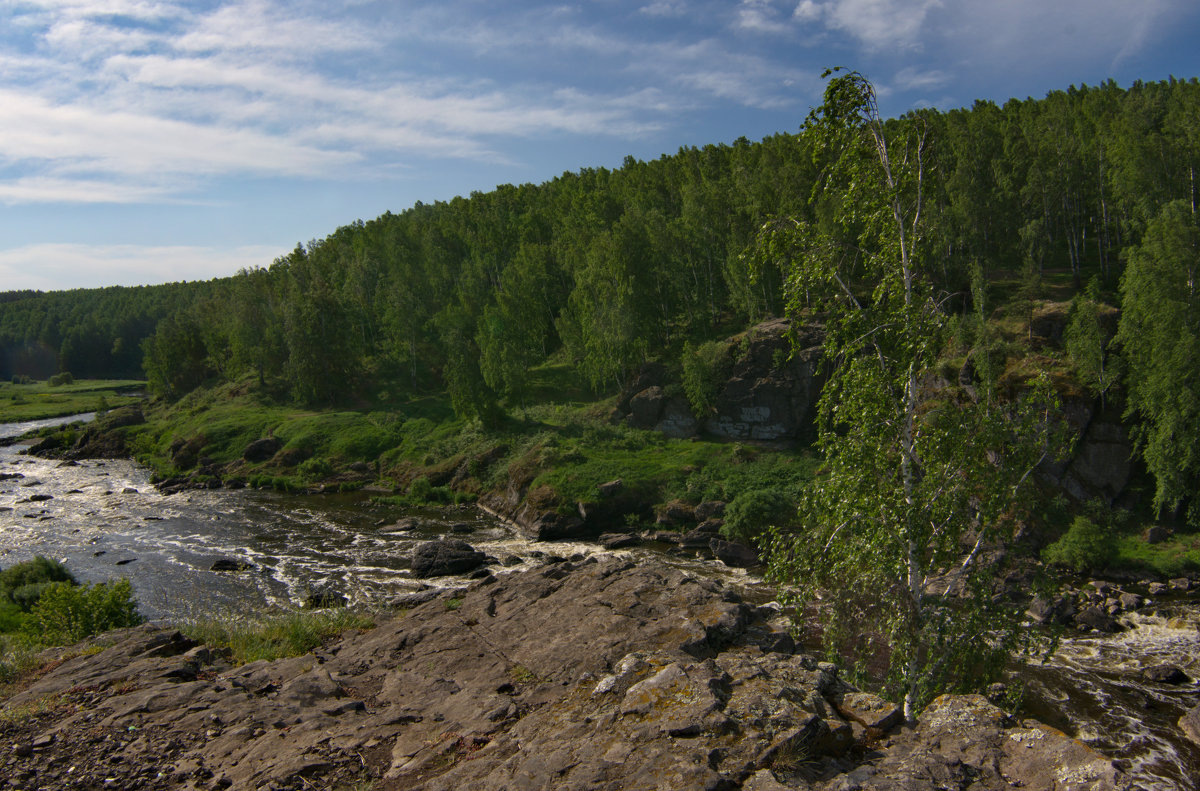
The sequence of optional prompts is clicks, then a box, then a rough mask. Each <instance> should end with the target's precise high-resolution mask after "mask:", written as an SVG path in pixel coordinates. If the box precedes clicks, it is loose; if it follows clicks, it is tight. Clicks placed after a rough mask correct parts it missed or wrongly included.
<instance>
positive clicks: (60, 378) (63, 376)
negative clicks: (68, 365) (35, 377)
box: [47, 371, 75, 387]
mask: <svg viewBox="0 0 1200 791" xmlns="http://www.w3.org/2000/svg"><path fill="white" fill-rule="evenodd" d="M47 384H48V385H50V386H51V387H62V386H63V385H70V384H75V377H74V376H71V372H70V371H63V372H62V373H57V374H55V375H54V376H51V377H50V379H49V381H47Z"/></svg>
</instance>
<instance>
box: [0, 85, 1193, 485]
mask: <svg viewBox="0 0 1200 791" xmlns="http://www.w3.org/2000/svg"><path fill="white" fill-rule="evenodd" d="M1198 117H1200V82H1198V81H1197V80H1196V79H1194V78H1193V79H1191V80H1186V81H1180V80H1175V79H1172V80H1169V81H1166V82H1150V83H1142V82H1137V83H1134V84H1133V85H1132V86H1131V87H1130V88H1128V89H1122V88H1120V87H1119V86H1117V85H1116V84H1115V83H1113V82H1111V81H1110V82H1106V83H1103V84H1101V85H1100V86H1097V87H1086V86H1085V87H1081V88H1075V87H1072V88H1071V89H1069V90H1066V91H1056V92H1053V93H1050V94H1049V95H1047V96H1046V98H1044V99H1040V100H1034V99H1026V100H1015V99H1014V100H1010V101H1008V102H1006V103H1005V104H1004V105H1002V106H999V105H996V104H994V103H991V102H983V101H980V102H976V103H975V105H974V106H972V107H970V108H965V109H958V110H951V111H948V112H939V111H936V110H932V109H926V110H918V111H913V112H911V113H908V114H906V115H905V116H903V117H901V118H898V119H892V120H889V121H887V122H886V124H885V126H886V127H887V128H888V129H890V130H891V132H893V133H899V132H902V131H905V130H912V129H914V128H916V127H920V129H921V130H922V133H921V134H919V135H901V134H897V135H896V136H897V139H899V138H901V137H903V138H904V139H908V140H919V141H921V143H920V144H921V145H922V146H923V147H924V150H922V151H921V152H920V153H921V162H922V163H923V165H922V167H923V169H924V172H923V174H922V178H921V180H920V183H921V185H922V186H921V189H922V190H924V191H925V195H924V198H923V201H922V205H923V206H924V209H923V211H924V212H925V213H926V215H925V216H924V217H923V222H922V227H923V228H924V229H925V231H924V233H923V235H922V236H921V237H920V238H919V239H915V240H913V242H914V247H913V249H914V254H915V255H918V256H920V257H922V258H923V259H924V260H927V261H931V262H935V264H936V265H935V267H934V270H935V272H934V276H935V277H936V278H937V280H938V281H939V282H937V283H936V284H935V285H936V287H937V289H938V290H940V291H945V292H949V293H953V294H958V295H961V296H960V297H958V302H957V303H956V304H955V305H954V306H953V307H954V309H961V310H962V311H963V312H964V314H965V313H967V312H968V311H969V310H970V308H971V303H972V290H971V287H970V282H971V273H972V272H973V271H974V272H977V273H982V275H983V277H984V278H985V279H986V278H989V277H990V278H992V279H996V278H997V277H998V276H1000V275H1001V274H1002V275H1003V276H1004V277H1005V278H1007V279H1010V280H1013V279H1015V280H1018V281H1019V282H1024V283H1026V284H1034V285H1031V286H1030V288H1033V289H1036V283H1037V278H1038V276H1039V275H1040V274H1042V273H1044V272H1046V271H1047V270H1054V271H1060V272H1068V273H1069V274H1070V279H1071V280H1072V282H1073V283H1074V284H1075V287H1076V289H1077V290H1079V291H1081V292H1082V291H1083V284H1084V283H1085V282H1086V281H1088V280H1090V279H1092V278H1095V279H1096V280H1097V281H1098V282H1099V283H1100V284H1102V286H1103V287H1104V288H1105V289H1106V291H1108V292H1110V293H1112V292H1115V291H1116V290H1117V288H1118V285H1119V284H1120V283H1121V282H1122V274H1123V272H1124V271H1125V268H1126V266H1127V265H1128V262H1130V261H1138V260H1145V259H1146V257H1147V256H1148V255H1149V256H1151V257H1153V255H1151V253H1152V252H1153V251H1151V252H1146V250H1147V246H1146V245H1145V244H1143V242H1144V241H1145V240H1146V239H1147V237H1148V235H1149V236H1151V237H1153V240H1152V241H1153V244H1154V245H1157V246H1156V247H1155V248H1154V249H1155V250H1157V253H1156V254H1155V255H1157V256H1158V257H1157V258H1156V259H1155V260H1159V259H1161V258H1162V257H1163V256H1166V257H1168V258H1169V257H1171V256H1174V257H1175V258H1178V257H1179V256H1184V257H1186V255H1187V252H1186V247H1187V244H1188V242H1187V240H1186V239H1180V238H1176V237H1179V233H1183V232H1182V231H1179V230H1178V227H1177V226H1179V224H1180V223H1182V224H1183V225H1184V226H1186V225H1187V224H1188V223H1189V222H1190V223H1191V227H1193V228H1194V226H1195V218H1196V202H1197V198H1198V197H1200V185H1197V183H1196V177H1197V172H1196V171H1197V169H1198V167H1200V125H1197V124H1196V123H1195V119H1196V118H1198ZM916 153H917V152H915V151H907V150H900V151H897V152H895V153H894V156H895V157H896V158H897V159H898V160H904V159H906V158H909V157H915V156H916ZM829 156H830V152H829V150H828V149H826V148H825V147H823V146H822V145H821V144H819V142H818V141H817V139H816V138H814V137H813V136H812V135H809V134H805V133H804V132H801V133H800V134H778V135H774V136H772V137H768V138H766V139H764V140H763V141H762V142H760V143H751V142H749V141H747V140H745V139H744V138H743V139H739V140H737V141H735V142H734V143H733V144H732V145H724V144H720V145H708V146H704V147H703V148H683V149H681V150H680V151H679V152H678V153H676V154H674V155H665V156H663V157H661V158H660V159H657V160H654V161H650V162H642V161H637V160H634V159H632V158H627V159H626V161H625V163H624V164H623V166H622V167H621V168H619V169H616V170H608V169H605V168H588V169H584V170H580V171H579V172H575V173H564V174H563V175H562V176H560V177H559V178H556V179H553V180H551V181H549V182H546V183H544V184H541V185H532V184H525V185H521V186H511V185H503V186H500V187H497V188H496V189H495V190H493V191H491V192H487V193H473V194H472V195H471V196H470V197H466V198H463V197H460V198H455V199H454V200H451V201H449V202H438V203H435V204H432V205H426V204H422V203H418V204H416V205H415V206H413V207H412V208H410V209H407V210H405V211H402V212H400V213H398V214H393V213H387V214H384V215H382V216H380V217H378V218H376V219H373V220H370V221H367V222H364V221H361V220H359V221H356V222H354V223H352V224H350V225H347V226H344V227H342V228H339V229H337V230H336V231H334V232H333V233H332V234H330V235H329V236H327V237H325V238H323V239H319V240H314V241H310V242H309V243H307V244H304V245H297V247H296V248H295V250H293V251H292V252H291V253H289V254H287V255H285V256H282V257H280V258H278V259H277V260H276V261H274V262H273V263H272V264H270V265H269V266H265V267H256V268H253V269H249V270H244V271H242V272H240V273H239V274H237V275H236V276H234V277H231V278H224V279H219V280H213V281H209V282H204V283H183V284H171V285H166V286H154V287H142V288H106V289H93V290H77V291H67V292H52V293H47V294H42V293H31V292H11V293H8V294H4V295H3V296H0V350H2V352H3V356H2V357H0V375H3V376H4V377H5V378H8V377H9V376H11V375H16V374H31V375H38V376H43V375H47V374H48V373H52V371H51V370H50V369H51V368H54V369H56V370H70V371H71V372H72V373H74V375H75V376H129V375H134V374H136V373H137V372H138V370H139V368H140V369H141V370H142V371H144V373H145V376H146V377H147V378H148V380H149V382H150V386H151V388H152V389H153V390H154V391H155V392H156V393H158V394H160V395H163V396H165V397H168V398H177V397H180V396H182V395H183V394H185V393H187V392H189V391H191V390H192V389H194V388H195V387H197V386H200V385H203V384H206V383H214V382H219V381H233V380H238V379H241V378H250V377H253V379H254V380H256V381H257V382H259V383H260V384H261V385H263V386H264V387H266V388H269V389H270V390H271V391H272V392H273V393H275V394H276V395H282V396H283V397H286V398H290V399H292V400H295V401H297V402H303V403H310V404H315V405H320V404H333V403H344V404H351V405H352V404H355V403H367V402H371V401H375V400H378V399H379V398H380V396H381V395H382V394H383V393H387V394H388V395H389V396H392V397H395V396H400V395H404V394H411V393H422V392H428V391H430V390H431V389H441V388H444V389H445V390H446V391H447V392H448V393H449V395H450V398H451V400H452V402H453V404H454V407H455V409H456V411H458V413H459V414H461V415H464V416H478V417H481V418H483V419H484V420H485V421H489V420H494V419H496V418H497V417H498V416H499V415H501V414H502V410H503V408H504V407H505V406H506V405H507V406H508V407H510V408H511V407H516V406H520V405H521V404H523V403H524V402H525V400H526V399H527V397H528V395H529V393H528V390H529V384H530V382H529V372H530V369H532V368H534V367H536V366H537V365H539V364H540V363H543V362H545V361H547V360H549V359H556V360H563V361H568V362H571V363H573V364H574V365H576V366H577V368H578V370H579V371H580V372H581V373H582V374H583V375H584V376H585V377H586V379H587V380H588V381H589V382H590V383H591V385H592V386H593V388H595V389H596V390H597V391H598V392H599V391H605V390H609V389H611V388H613V387H615V386H617V385H619V384H621V383H622V382H624V381H625V380H626V379H627V378H628V377H629V376H630V375H631V374H632V373H633V372H634V371H635V370H636V369H637V368H638V367H639V366H640V364H641V363H642V362H643V361H644V360H646V359H647V358H651V357H663V356H664V355H666V356H668V357H671V358H674V359H678V355H679V353H680V352H681V351H682V350H683V349H684V348H685V344H688V343H689V342H691V343H695V342H697V341H702V340H705V339H708V338H713V337H717V336H719V335H721V334H723V333H727V332H729V331H731V330H736V329H740V328H741V327H744V326H746V325H747V324H748V323H750V322H753V321H755V320H757V319H759V318H761V317H763V316H766V315H772V314H774V315H779V314H780V313H781V312H782V310H783V306H784V303H785V300H786V299H787V298H788V296H789V295H787V294H785V293H784V292H785V287H784V283H785V278H784V272H783V271H782V270H781V268H780V266H778V265H776V263H774V262H773V261H771V260H770V259H769V257H763V256H757V255H746V252H747V251H748V250H750V249H752V248H753V247H754V246H755V242H756V237H757V235H758V234H759V232H760V229H761V228H763V227H764V223H766V222H768V221H769V220H770V219H771V218H775V217H789V218H793V219H794V220H797V221H801V222H804V223H807V224H811V225H812V226H814V227H817V228H820V227H828V228H830V229H832V228H834V227H835V226H842V225H845V223H846V221H847V218H846V217H845V216H835V215H838V213H839V212H841V210H842V209H841V204H840V203H839V202H838V201H837V200H834V199H832V198H831V199H830V200H824V201H823V200H810V198H811V197H812V196H813V195H814V194H818V195H819V193H820V191H821V190H823V189H824V186H825V185H824V183H823V181H822V178H821V174H822V173H824V172H826V171H827V166H828V165H829V164H830V163H829V162H828V161H827V160H828V158H829ZM835 207H836V208H835ZM849 220H850V223H851V224H853V222H855V221H861V222H867V221H869V218H866V217H864V218H862V219H861V220H856V219H855V218H853V217H851V218H849ZM1168 226H1170V227H1168ZM1172 229H1174V230H1172ZM1185 230H1186V229H1185ZM1185 235H1186V234H1185ZM1172 239H1174V241H1172ZM1154 240H1157V241H1154ZM1139 256H1140V258H1139ZM780 263H782V262H780ZM1176 263H1177V262H1176ZM1176 263H1171V262H1168V263H1167V264H1166V266H1167V268H1168V269H1170V270H1171V271H1176V270H1178V269H1179V266H1182V264H1179V265H1178V266H1177V265H1176ZM1172 267H1173V268H1172ZM1152 269H1153V267H1151V266H1149V265H1147V266H1143V267H1141V268H1140V269H1139V271H1151V270H1152ZM1163 282H1166V281H1164V280H1163V279H1162V277H1161V276H1159V280H1158V285H1159V286H1161V285H1162V283H1163ZM1180 282H1182V283H1184V290H1185V292H1186V290H1187V286H1186V284H1187V283H1188V282H1191V283H1194V282H1195V280H1194V278H1193V279H1192V280H1190V281H1189V280H1188V279H1187V278H1186V277H1185V278H1183V280H1182V281H1180ZM851 285H854V284H851ZM860 285H861V284H860ZM1143 285H1144V286H1145V287H1139V289H1138V291H1137V294H1138V296H1137V300H1138V304H1140V305H1142V306H1143V307H1144V308H1146V309H1147V310H1151V311H1153V310H1154V309H1155V307H1156V306H1155V304H1153V300H1154V299H1157V298H1159V297H1162V296H1163V295H1162V294H1161V293H1158V292H1155V291H1154V290H1153V288H1150V286H1153V285H1154V283H1150V284H1149V285H1146V284H1143ZM1148 289H1149V290H1148ZM1160 291H1161V289H1160ZM1031 293H1032V292H1031ZM1147 294H1150V295H1151V296H1147ZM1155 294H1157V297H1156V296H1153V295H1155ZM793 296H794V295H793ZM1167 296H1170V295H1167ZM1175 296H1179V294H1178V292H1177V291H1176V292H1175ZM1184 297H1185V300H1184V302H1185V304H1184V306H1183V307H1182V308H1181V311H1182V312H1181V313H1179V315H1177V316H1176V317H1175V319H1173V321H1175V327H1174V329H1173V330H1172V332H1176V333H1178V332H1185V333H1186V332H1189V331H1192V330H1194V325H1195V321H1196V319H1195V316H1194V313H1195V306H1194V302H1192V303H1187V301H1186V297H1187V294H1186V293H1185V294H1184ZM1192 298H1193V299H1194V294H1193V296H1192ZM1088 304H1094V300H1093V301H1092V302H1091V303H1088ZM1188 305H1191V307H1190V308H1189V307H1188ZM1189 311H1190V313H1189ZM1189 328H1190V329H1189ZM1151 335H1152V333H1150V332H1149V331H1148V330H1147V331H1144V332H1141V333H1138V332H1135V331H1134V330H1133V329H1130V330H1128V331H1126V332H1125V334H1124V337H1125V339H1126V341H1127V345H1128V346H1129V347H1130V348H1131V349H1139V350H1140V351H1139V353H1144V354H1147V355H1153V350H1147V349H1146V348H1145V344H1144V343H1143V344H1141V345H1140V346H1139V345H1138V340H1139V339H1144V338H1147V337H1151ZM686 348H694V347H691V346H688V347H686ZM1173 353H1174V354H1176V355H1178V354H1185V355H1186V353H1187V352H1186V350H1183V351H1179V350H1176V351H1175V352H1173ZM1195 359H1197V358H1196V357H1193V358H1192V360H1193V361H1194V360H1195ZM1142 362H1145V360H1137V361H1131V363H1132V365H1131V369H1130V370H1131V371H1132V370H1139V371H1142V372H1143V374H1146V371H1148V370H1149V369H1144V368H1143V369H1139V368H1138V365H1140V364H1141V363H1142ZM1176 362H1179V361H1178V360H1176ZM1184 362H1186V361H1184ZM1163 365H1164V366H1165V365H1166V364H1165V363H1164V364H1163ZM1192 367H1195V366H1194V365H1193V366H1192ZM1155 370H1158V371H1161V370H1166V368H1164V367H1163V366H1160V367H1159V368H1156V369H1155ZM1161 375H1165V374H1161V373H1160V376H1161ZM1110 379H1111V377H1110ZM1147 381H1148V380H1147ZM1139 387H1140V389H1141V391H1142V392H1144V393H1145V392H1149V391H1150V387H1149V386H1148V385H1147V384H1146V382H1145V381H1143V382H1140V383H1139ZM1132 389H1133V390H1134V391H1135V392H1134V393H1133V394H1134V395H1135V396H1136V395H1137V392H1136V391H1137V390H1138V388H1137V387H1135V388H1132ZM1154 398H1159V399H1160V400H1161V391H1160V392H1159V393H1158V395H1157V396H1153V397H1152V396H1146V399H1147V401H1146V409H1145V410H1143V413H1144V414H1145V415H1149V414H1150V412H1151V411H1152V409H1151V406H1152V405H1151V402H1152V401H1153V400H1154ZM1135 406H1137V405H1135ZM1137 408H1138V409H1141V407H1137ZM1176 417H1178V415H1177V416H1176ZM1177 422H1178V421H1177ZM1184 422H1185V423H1186V422H1187V421H1186V420H1185V421H1184ZM1193 428H1196V429H1197V430H1196V433H1197V435H1200V427H1193ZM1146 442H1147V446H1148V447H1149V446H1151V445H1153V442H1152V438H1150V437H1149V436H1148V435H1147V437H1146ZM1197 466H1200V463H1198V464H1197Z"/></svg>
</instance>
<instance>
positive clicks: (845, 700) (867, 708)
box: [837, 692, 904, 731]
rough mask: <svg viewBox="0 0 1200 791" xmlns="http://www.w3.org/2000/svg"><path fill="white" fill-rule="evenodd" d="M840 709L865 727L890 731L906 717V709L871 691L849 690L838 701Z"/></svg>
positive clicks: (850, 718)
mask: <svg viewBox="0 0 1200 791" xmlns="http://www.w3.org/2000/svg"><path fill="white" fill-rule="evenodd" d="M837 707H838V711H839V712H840V713H841V715H842V716H843V717H845V718H846V719H848V720H853V721H854V722H857V723H860V724H861V725H862V726H863V727H865V728H874V729H876V730H880V731H889V730H891V729H892V728H894V727H896V726H897V725H899V724H900V721H901V720H903V719H904V710H903V709H901V708H900V707H899V706H897V705H896V704H895V703H891V702H889V701H886V700H884V699H883V698H881V697H879V696H878V695H875V694H872V693H870V692H847V693H845V694H844V695H842V696H841V697H840V698H839V699H838V701H837Z"/></svg>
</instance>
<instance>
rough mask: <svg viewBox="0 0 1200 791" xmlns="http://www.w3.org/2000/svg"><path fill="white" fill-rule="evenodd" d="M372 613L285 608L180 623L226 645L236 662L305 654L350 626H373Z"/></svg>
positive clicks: (189, 632)
mask: <svg viewBox="0 0 1200 791" xmlns="http://www.w3.org/2000/svg"><path fill="white" fill-rule="evenodd" d="M374 626H375V619H374V618H372V617H371V616H370V615H367V614H366V613H362V612H356V611H354V610H349V609H345V608H342V607H337V608H331V609H326V610H312V611H299V610H296V611H293V610H288V611H283V612H275V613H268V614H263V615H255V616H251V617H235V618H221V619H218V618H209V617H201V618H195V619H192V620H189V621H186V622H184V623H182V624H179V630H180V631H181V632H183V633H184V634H185V635H187V636H188V637H190V638H192V639H193V640H197V641H199V642H202V643H205V644H206V645H209V646H212V647H213V648H225V649H228V650H229V651H230V654H231V658H232V659H233V661H234V662H236V663H237V664H245V663H247V662H256V661H258V660H260V659H267V660H270V659H280V658H283V657H291V656H302V655H304V654H307V653H308V652H309V651H312V650H313V649H315V648H319V647H320V646H321V645H323V644H324V643H326V642H327V641H329V640H332V639H333V638H336V637H338V636H339V635H341V634H342V632H344V631H346V630H347V629H370V628H372V627H374Z"/></svg>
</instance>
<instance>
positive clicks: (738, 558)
mask: <svg viewBox="0 0 1200 791" xmlns="http://www.w3.org/2000/svg"><path fill="white" fill-rule="evenodd" d="M708 548H709V550H710V551H711V552H712V553H713V556H714V557H715V558H716V559H717V560H719V561H721V562H722V563H724V564H725V565H726V566H732V567H734V568H739V569H748V568H753V567H754V566H757V565H758V564H759V559H758V550H756V549H754V547H748V546H746V545H745V544H739V543H737V542H735V541H725V540H723V539H720V538H714V539H711V540H710V541H709V542H708Z"/></svg>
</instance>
